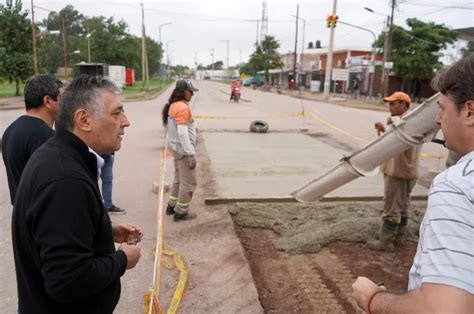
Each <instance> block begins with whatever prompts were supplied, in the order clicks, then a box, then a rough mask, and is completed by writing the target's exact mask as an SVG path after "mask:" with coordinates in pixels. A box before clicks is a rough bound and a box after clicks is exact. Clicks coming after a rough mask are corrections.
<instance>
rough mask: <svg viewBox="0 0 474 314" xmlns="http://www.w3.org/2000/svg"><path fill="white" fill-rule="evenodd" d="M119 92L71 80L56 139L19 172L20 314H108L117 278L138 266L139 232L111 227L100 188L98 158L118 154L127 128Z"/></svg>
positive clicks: (15, 229) (101, 82)
mask: <svg viewBox="0 0 474 314" xmlns="http://www.w3.org/2000/svg"><path fill="white" fill-rule="evenodd" d="M118 92H119V89H118V88H117V87H116V86H115V85H114V84H113V83H111V82H110V81H108V80H106V79H100V78H95V77H89V76H81V77H78V78H76V79H75V80H74V81H73V82H72V83H71V84H70V85H69V86H68V88H67V89H66V91H65V93H64V94H63V96H62V98H61V106H60V111H59V115H58V119H57V122H56V134H55V135H54V137H52V138H51V139H49V140H48V141H47V142H46V143H45V144H44V145H43V146H41V147H40V148H39V149H38V150H36V152H35V153H34V154H33V155H32V156H31V158H30V160H29V161H28V163H27V165H26V167H25V169H24V171H23V175H22V179H21V182H20V184H19V186H18V190H17V198H16V200H15V205H14V208H13V221H12V235H13V250H14V257H15V268H16V276H17V287H18V301H19V312H20V313H112V312H113V310H114V308H115V306H116V305H117V303H118V301H119V298H120V290H121V286H120V277H121V276H122V275H123V274H124V273H125V270H126V269H131V268H133V267H135V265H136V264H137V263H138V260H139V259H140V247H139V246H138V245H135V244H137V242H138V241H140V239H141V237H142V233H141V231H140V229H138V228H137V227H135V226H133V225H130V224H117V223H111V221H110V218H109V216H108V214H107V212H106V210H105V208H104V205H103V203H102V197H101V194H100V190H99V187H98V183H97V178H98V169H100V166H101V163H103V160H102V159H101V158H100V156H99V155H100V154H110V153H112V152H114V151H116V150H118V149H120V146H121V140H122V135H123V134H124V128H125V127H128V126H129V125H130V123H129V121H128V119H127V117H126V116H125V114H124V112H123V106H122V105H121V104H120V102H119V99H118V97H117V95H116V94H117V93H118ZM114 242H117V243H121V244H120V246H119V248H118V250H116V249H115V246H114Z"/></svg>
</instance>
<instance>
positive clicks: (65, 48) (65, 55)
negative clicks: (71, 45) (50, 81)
mask: <svg viewBox="0 0 474 314" xmlns="http://www.w3.org/2000/svg"><path fill="white" fill-rule="evenodd" d="M60 15H61V25H62V28H63V54H64V79H65V80H66V81H67V47H66V28H65V27H64V17H63V15H62V14H60Z"/></svg>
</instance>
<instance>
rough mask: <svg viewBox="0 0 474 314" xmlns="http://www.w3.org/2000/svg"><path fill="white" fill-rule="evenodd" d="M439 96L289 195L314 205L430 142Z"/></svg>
mask: <svg viewBox="0 0 474 314" xmlns="http://www.w3.org/2000/svg"><path fill="white" fill-rule="evenodd" d="M437 102H438V94H436V95H434V96H432V97H431V98H429V99H428V100H427V101H425V102H424V103H423V104H421V105H420V106H418V107H417V108H415V109H414V110H413V111H411V112H410V113H409V114H407V115H406V116H404V117H403V118H399V119H394V120H393V128H392V129H391V130H389V131H387V132H386V133H384V134H383V135H382V136H379V137H378V138H377V139H375V140H373V141H372V142H370V143H369V144H367V145H365V146H364V147H362V148H361V149H359V150H358V151H357V152H355V153H353V154H352V155H350V156H344V157H343V158H342V159H341V160H340V163H339V164H338V165H336V166H335V167H334V168H332V169H331V170H329V171H328V172H326V173H325V174H323V175H322V176H320V177H318V178H317V179H315V180H313V181H311V182H310V183H308V184H307V185H305V186H303V187H301V188H299V189H298V190H296V191H294V192H293V193H291V195H293V197H294V198H295V199H296V200H297V201H299V202H303V203H312V202H317V201H318V200H319V199H321V198H322V197H323V196H324V195H326V194H327V193H329V192H331V191H333V190H335V189H337V188H339V187H341V186H342V185H344V184H346V183H348V182H350V181H352V180H354V179H356V178H358V177H360V176H375V175H377V174H378V173H379V165H381V164H383V163H384V162H385V161H387V160H389V159H390V158H392V157H394V156H397V155H398V154H400V153H401V152H403V151H405V150H407V149H408V148H409V147H410V146H413V145H418V144H422V143H424V142H427V141H430V140H431V139H432V138H433V137H434V136H435V135H436V133H437V131H438V130H439V126H438V125H437V124H436V123H435V122H434V119H435V116H436V113H437V112H438V110H439V108H438V103H437Z"/></svg>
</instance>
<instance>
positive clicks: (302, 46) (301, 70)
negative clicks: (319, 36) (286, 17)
mask: <svg viewBox="0 0 474 314" xmlns="http://www.w3.org/2000/svg"><path fill="white" fill-rule="evenodd" d="M292 16H295V17H296V15H292ZM298 19H300V20H302V21H303V41H302V42H301V58H300V75H301V80H299V81H301V84H302V85H303V88H304V86H305V83H304V81H303V73H304V72H303V70H304V60H303V59H304V44H305V41H304V36H305V33H306V20H305V19H304V18H302V17H297V20H298ZM298 77H300V76H298Z"/></svg>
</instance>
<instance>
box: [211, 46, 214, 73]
mask: <svg viewBox="0 0 474 314" xmlns="http://www.w3.org/2000/svg"><path fill="white" fill-rule="evenodd" d="M211 56H212V59H211V67H212V72H211V80H212V77H213V76H214V48H211Z"/></svg>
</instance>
